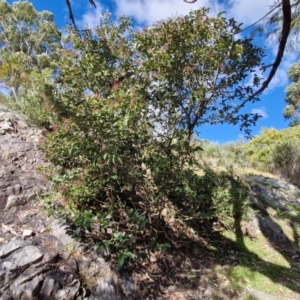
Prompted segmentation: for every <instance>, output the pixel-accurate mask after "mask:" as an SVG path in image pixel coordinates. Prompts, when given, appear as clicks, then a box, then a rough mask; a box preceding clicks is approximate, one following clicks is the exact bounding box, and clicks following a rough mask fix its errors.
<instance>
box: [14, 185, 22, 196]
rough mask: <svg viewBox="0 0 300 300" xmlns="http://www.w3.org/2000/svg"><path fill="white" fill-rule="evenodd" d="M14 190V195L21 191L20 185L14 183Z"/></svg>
mask: <svg viewBox="0 0 300 300" xmlns="http://www.w3.org/2000/svg"><path fill="white" fill-rule="evenodd" d="M14 190H15V195H18V194H20V193H21V191H22V187H21V185H20V184H16V185H15V186H14Z"/></svg>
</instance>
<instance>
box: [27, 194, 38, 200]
mask: <svg viewBox="0 0 300 300" xmlns="http://www.w3.org/2000/svg"><path fill="white" fill-rule="evenodd" d="M35 197H36V195H35V193H31V194H30V195H29V196H28V197H27V201H31V200H33V199H34V198H35Z"/></svg>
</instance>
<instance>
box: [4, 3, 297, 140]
mask: <svg viewBox="0 0 300 300" xmlns="http://www.w3.org/2000/svg"><path fill="white" fill-rule="evenodd" d="M13 2H14V1H12V0H9V1H8V3H10V4H12V3H13ZM31 2H32V3H33V5H34V7H35V8H36V10H38V11H42V10H48V11H51V12H52V13H53V14H54V16H55V22H56V23H57V25H58V26H59V28H63V27H64V25H65V24H66V23H67V22H70V21H69V19H68V10H67V6H66V4H65V0H43V1H41V0H32V1H31ZM71 2H72V3H73V10H74V15H75V17H76V20H77V24H78V26H79V27H80V26H81V27H84V26H85V25H86V24H87V25H89V26H90V27H93V26H96V25H97V24H98V23H99V17H100V16H101V14H102V12H108V11H109V12H111V13H112V14H114V15H126V16H129V17H132V18H133V19H134V20H135V24H137V27H138V28H144V27H148V26H151V25H152V24H153V23H154V22H155V21H158V20H161V19H165V18H167V17H172V16H178V15H183V14H185V13H188V12H189V11H190V10H191V9H197V8H199V7H203V6H205V7H210V14H211V15H215V14H217V13H218V12H222V11H225V13H226V14H225V15H226V16H227V17H230V18H231V17H233V18H235V19H236V20H237V21H238V22H241V23H243V24H244V25H243V26H244V27H247V26H248V25H250V24H253V23H254V22H256V21H257V20H258V19H260V18H261V17H262V16H264V15H265V14H266V13H267V12H268V11H269V10H270V5H271V4H272V3H273V1H272V0H222V1H221V0H198V1H197V2H196V3H194V4H187V3H185V2H184V1H183V0H102V1H99V0H98V1H96V4H97V8H96V9H94V8H92V6H91V5H89V2H88V1H87V0H76V1H75V0H72V1H71ZM260 42H261V41H260ZM263 42H264V45H265V46H266V47H267V52H266V54H267V55H268V59H269V63H270V62H271V59H273V58H274V57H275V54H276V51H277V44H276V43H275V41H274V40H273V41H270V40H268V41H267V40H266V41H263ZM296 61H297V57H296V55H295V54H294V53H285V56H284V59H283V62H282V64H281V66H280V68H279V70H278V72H277V74H276V76H275V78H274V79H273V81H272V83H271V84H270V85H269V88H268V89H267V90H266V91H265V92H264V94H263V95H262V96H261V97H260V99H261V101H260V102H256V103H255V104H248V105H247V106H246V108H245V109H244V112H253V113H258V114H260V115H262V118H261V119H260V120H259V121H258V122H257V125H256V126H255V127H253V128H252V134H253V135H256V134H259V133H260V130H261V127H273V128H276V129H283V128H286V127H287V126H288V121H285V120H284V118H283V116H282V110H283V108H284V107H285V102H284V98H285V92H284V90H285V88H286V86H287V85H288V80H287V76H286V73H287V70H288V68H289V67H290V66H291V65H292V64H293V63H294V62H296ZM266 62H267V63H268V61H266ZM199 131H200V133H201V135H200V138H201V139H208V140H211V141H217V142H219V143H225V142H228V141H235V140H237V139H238V138H239V136H241V135H243V132H241V131H240V130H239V128H238V127H234V126H230V125H216V126H204V127H202V128H199Z"/></svg>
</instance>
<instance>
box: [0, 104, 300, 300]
mask: <svg viewBox="0 0 300 300" xmlns="http://www.w3.org/2000/svg"><path fill="white" fill-rule="evenodd" d="M0 109H1V111H0V129H1V135H0V140H1V141H0V148H1V155H0V159H1V170H0V171H1V174H2V175H1V176H2V177H1V212H2V214H1V226H2V233H1V237H0V238H1V239H0V244H1V246H0V256H1V259H2V262H1V274H2V277H1V278H2V284H1V288H0V293H1V297H2V298H3V299H8V298H10V299H16V300H17V299H18V300H20V299H45V297H46V296H47V297H51V299H61V297H65V298H64V299H105V300H107V299H174V300H175V299H249V297H252V298H251V299H300V295H299V294H298V292H299V288H300V287H299V282H300V280H299V279H300V272H299V258H300V252H299V234H300V219H299V211H300V200H299V199H300V191H299V189H297V188H296V187H295V186H293V185H291V184H289V183H287V182H285V181H282V180H279V179H276V178H267V177H265V176H253V175H252V176H250V175H246V174H244V175H243V176H241V177H240V179H238V180H239V181H242V182H243V186H244V187H245V188H246V190H247V191H248V192H247V193H246V194H245V192H244V191H243V190H237V189H236V188H238V187H239V188H242V186H241V185H237V183H236V180H237V179H233V178H232V179H230V180H229V181H224V180H226V178H230V176H232V175H230V174H229V173H227V174H226V175H225V174H224V175H221V174H217V173H216V174H215V175H212V174H213V173H210V174H211V175H210V176H213V177H211V178H213V180H214V181H218V183H219V184H223V185H224V182H225V183H226V182H227V183H226V185H225V186H226V187H227V189H225V190H224V189H223V190H222V189H221V190H219V192H222V193H221V194H220V195H219V196H218V198H212V201H214V200H213V199H219V200H218V201H220V203H222V201H224V202H223V203H227V204H225V205H230V203H231V202H230V199H231V198H230V193H231V194H232V196H234V197H239V195H241V193H242V195H244V196H246V197H247V198H248V199H249V200H248V201H249V202H247V205H246V207H247V209H246V213H245V214H244V216H243V218H242V219H240V218H239V217H238V216H237V215H236V217H235V218H233V219H231V218H230V214H229V215H228V212H229V211H227V210H228V208H229V207H224V205H223V206H219V211H218V213H219V214H221V213H223V218H222V216H219V217H221V218H219V219H220V220H223V221H222V222H219V221H218V220H217V219H216V218H214V219H212V220H211V221H209V220H208V221H205V220H204V219H203V221H200V220H199V221H200V222H198V223H197V222H192V223H191V222H189V220H188V219H186V220H183V219H182V218H180V215H178V213H179V212H178V211H177V208H176V207H174V206H173V207H172V206H169V207H168V208H167V209H166V210H165V211H164V220H165V222H166V223H165V224H166V225H165V226H166V227H165V230H166V233H167V234H166V237H167V238H168V240H161V241H160V243H161V244H163V243H169V244H170V245H172V247H171V248H169V249H165V250H163V249H162V248H160V249H158V248H157V249H153V250H151V251H150V252H149V260H143V259H138V260H128V261H127V262H126V263H125V264H124V265H123V267H121V268H120V266H118V265H117V264H116V263H117V262H116V260H115V258H114V253H113V252H112V253H107V252H106V251H105V249H103V248H98V250H97V251H91V249H92V248H94V247H93V246H95V245H97V243H98V238H97V236H95V235H93V231H92V232H89V231H86V232H82V233H83V235H82V236H81V238H80V242H78V241H76V240H74V239H73V238H71V236H72V232H73V234H75V235H76V232H77V230H76V226H75V227H74V225H71V224H70V223H64V222H61V221H59V220H58V219H54V218H48V217H46V216H45V215H44V213H43V212H42V207H43V206H44V203H45V201H49V199H50V198H49V195H51V201H52V203H59V202H61V201H62V199H61V198H55V197H57V196H58V194H57V193H56V192H55V191H54V190H53V188H51V187H50V185H49V183H47V180H46V177H47V175H49V170H51V169H52V167H51V165H49V162H47V160H45V158H44V155H43V154H42V153H41V152H40V151H38V150H37V148H36V145H37V144H41V143H42V142H43V140H44V139H45V133H46V132H45V131H44V133H43V131H41V130H39V129H36V128H34V127H31V126H29V125H28V124H26V122H24V120H22V117H21V116H19V115H17V114H15V113H13V112H11V111H9V110H7V109H6V108H4V107H3V106H1V108H0ZM46 170H47V171H46ZM41 172H42V173H41ZM210 172H212V171H210ZM43 174H44V175H43ZM202 176H203V175H202ZM224 176H225V177H224ZM273 177H274V176H273ZM206 182H208V181H206ZM229 183H231V188H230V185H228V184H229ZM217 186H219V187H222V186H221V185H217ZM223 188H224V186H223ZM203 192H206V193H207V192H208V191H205V190H203ZM247 195H248V196H249V197H248V196H247ZM216 196H217V194H216ZM244 196H243V197H244ZM243 197H240V198H239V199H240V200H243V199H244V200H245V199H246V198H243ZM226 201H227V202H226ZM228 201H229V202H228ZM236 208H238V207H236ZM221 209H222V210H221ZM226 211H227V212H226ZM232 222H233V223H232ZM67 224H69V225H67ZM70 225H71V226H70ZM231 228H232V229H231ZM91 233H92V234H91ZM28 251H29V252H28ZM105 261H107V262H105ZM100 266H101V267H100ZM110 266H114V268H113V269H111V267H110ZM95 268H96V269H95ZM51 282H52V283H51ZM56 286H57V287H56ZM104 295H106V296H104ZM247 295H248V296H247ZM270 295H274V296H275V295H276V297H273V298H272V296H270ZM28 297H29V298H28ZM247 297H248V298H247Z"/></svg>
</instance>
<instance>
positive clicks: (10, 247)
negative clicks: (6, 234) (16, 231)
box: [0, 240, 27, 259]
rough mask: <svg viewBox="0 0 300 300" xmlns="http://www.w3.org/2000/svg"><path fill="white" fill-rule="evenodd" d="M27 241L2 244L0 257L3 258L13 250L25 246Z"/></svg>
mask: <svg viewBox="0 0 300 300" xmlns="http://www.w3.org/2000/svg"><path fill="white" fill-rule="evenodd" d="M26 244H27V243H26V242H24V241H22V240H16V241H11V242H9V243H7V244H5V245H2V246H0V258H1V259H3V258H5V257H7V256H9V255H10V254H12V253H13V252H15V251H17V250H18V249H20V248H21V247H22V246H25V245H26Z"/></svg>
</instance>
